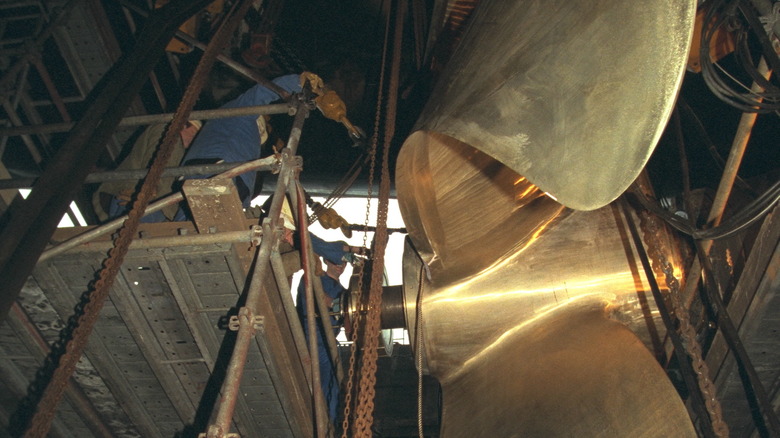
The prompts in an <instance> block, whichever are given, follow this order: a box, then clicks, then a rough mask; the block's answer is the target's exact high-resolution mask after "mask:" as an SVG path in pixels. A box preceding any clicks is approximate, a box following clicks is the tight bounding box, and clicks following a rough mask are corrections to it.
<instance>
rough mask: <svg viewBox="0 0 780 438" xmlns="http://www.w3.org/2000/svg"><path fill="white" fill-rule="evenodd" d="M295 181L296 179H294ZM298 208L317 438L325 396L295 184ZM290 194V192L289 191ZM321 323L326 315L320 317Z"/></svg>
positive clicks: (302, 208)
mask: <svg viewBox="0 0 780 438" xmlns="http://www.w3.org/2000/svg"><path fill="white" fill-rule="evenodd" d="M296 179H297V178H296ZM295 188H296V190H297V192H296V194H297V198H298V199H297V202H296V204H297V207H298V219H299V220H298V231H299V233H300V236H301V247H303V250H302V251H301V264H302V265H303V283H304V291H305V293H306V328H307V331H308V332H309V339H308V341H309V357H310V358H311V386H312V388H311V391H312V394H313V395H314V412H315V418H316V424H317V436H318V437H325V436H327V431H328V427H327V423H326V422H325V418H323V412H322V411H321V410H320V409H317V407H319V406H322V405H323V404H324V403H325V394H324V393H323V392H322V376H321V375H320V357H319V352H318V351H317V338H318V336H317V320H316V318H317V316H316V314H315V312H314V305H315V304H314V289H313V288H312V274H313V272H312V271H313V269H312V268H313V265H312V260H311V257H310V255H311V254H310V252H309V245H310V244H311V242H310V241H309V240H310V239H309V229H308V227H307V226H306V220H305V218H306V201H305V200H304V196H303V190H302V189H301V186H300V184H296V187H295ZM291 192H292V191H291ZM321 316H322V318H321V319H322V320H323V322H324V321H325V319H326V318H327V317H328V314H327V313H326V314H324V315H321Z"/></svg>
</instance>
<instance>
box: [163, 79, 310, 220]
mask: <svg viewBox="0 0 780 438" xmlns="http://www.w3.org/2000/svg"><path fill="white" fill-rule="evenodd" d="M273 83H274V84H276V85H278V86H280V87H281V88H282V89H284V90H286V91H288V92H290V93H298V92H300V91H301V84H300V76H299V75H297V74H292V75H286V76H280V77H278V78H276V79H274V80H273ZM280 98H281V96H279V95H278V94H277V93H276V92H275V91H272V90H270V89H269V88H267V87H265V86H263V85H261V84H257V85H255V86H253V87H252V88H250V89H249V90H247V91H245V92H244V93H243V94H241V95H240V96H238V97H237V98H235V99H233V100H231V101H230V102H228V103H226V104H225V105H222V106H221V107H220V108H223V109H224V108H243V107H248V106H258V105H268V104H270V103H272V102H274V101H276V100H278V99H280ZM267 139H268V133H267V131H266V124H265V117H264V116H254V115H249V116H236V117H228V118H223V119H213V120H209V121H208V122H206V123H205V124H204V125H203V128H202V129H201V130H200V132H199V133H198V136H197V137H196V138H195V141H194V142H193V143H192V145H191V146H190V148H189V149H188V150H187V153H186V154H185V155H184V158H183V159H182V165H185V166H187V165H198V164H214V163H222V162H225V163H233V162H245V161H252V160H256V159H258V158H260V150H261V146H262V144H263V143H264V142H265V141H266V140H267ZM256 176H257V174H256V172H247V173H244V174H242V175H240V176H238V177H236V178H235V179H234V181H235V184H236V188H237V190H238V195H239V198H240V199H241V202H242V204H243V206H244V207H245V208H246V207H249V203H250V201H251V200H252V196H253V195H254V193H253V191H254V187H255V179H256ZM183 218H184V217H183V215H179V216H178V217H177V219H178V220H183Z"/></svg>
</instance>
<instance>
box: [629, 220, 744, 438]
mask: <svg viewBox="0 0 780 438" xmlns="http://www.w3.org/2000/svg"><path fill="white" fill-rule="evenodd" d="M640 218H641V221H640V227H641V228H642V230H643V232H644V235H645V242H647V247H648V248H647V254H648V255H649V256H650V259H651V260H652V264H653V269H654V270H661V271H662V272H663V273H664V275H665V276H666V286H667V287H668V288H669V296H670V299H671V304H672V311H673V312H674V314H675V315H677V320H678V321H679V323H680V325H679V328H678V331H679V333H680V337H681V338H682V340H683V345H684V347H685V352H686V353H687V354H688V356H689V357H690V358H691V362H692V363H691V365H692V366H693V369H694V371H695V373H696V379H697V382H698V384H699V390H700V391H701V394H702V397H703V398H704V404H705V406H706V408H707V413H709V415H710V421H711V422H712V429H713V430H714V431H715V434H716V435H717V436H718V437H728V436H729V428H728V425H727V424H726V422H725V421H724V420H723V414H722V411H721V406H720V402H719V401H718V399H717V398H716V396H715V392H716V390H715V385H714V384H713V383H712V380H710V377H709V375H710V373H709V368H708V367H707V363H706V362H705V361H704V358H703V354H702V348H701V344H699V341H698V340H697V339H696V330H695V328H694V327H693V325H692V324H691V320H690V317H689V315H688V311H687V310H686V308H685V306H684V305H683V303H682V299H681V293H680V281H679V280H678V279H677V277H675V276H674V267H673V266H672V264H671V263H669V261H668V259H667V258H666V255H665V254H664V251H663V249H662V248H661V245H660V244H659V243H658V242H659V241H660V238H659V235H660V233H661V230H662V222H661V221H660V219H659V218H658V217H657V216H656V215H653V214H650V213H649V212H647V211H642V212H641V214H640Z"/></svg>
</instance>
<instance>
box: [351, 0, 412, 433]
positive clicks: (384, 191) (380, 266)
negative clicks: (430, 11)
mask: <svg viewBox="0 0 780 438" xmlns="http://www.w3.org/2000/svg"><path fill="white" fill-rule="evenodd" d="M396 6H397V14H396V22H395V36H394V39H393V61H392V63H391V73H390V84H389V87H388V96H387V106H386V107H387V117H386V121H385V134H384V144H383V145H384V149H383V151H382V177H381V179H380V182H379V205H378V207H377V220H376V232H375V234H374V242H375V243H374V246H375V247H376V248H373V253H374V262H373V265H372V269H371V288H370V292H369V307H368V309H367V310H368V314H367V315H366V330H365V332H364V344H363V345H364V346H365V353H364V355H363V361H362V365H361V367H360V393H359V397H358V406H357V409H356V418H355V425H354V426H355V432H356V433H355V436H356V437H365V438H368V437H370V436H371V426H372V424H373V422H374V416H373V413H374V396H375V394H376V370H377V358H378V355H379V352H378V347H379V326H380V317H381V307H382V285H383V284H382V283H383V278H384V275H383V274H384V258H385V248H386V246H387V210H388V204H389V197H390V168H389V163H388V162H389V160H390V146H391V144H392V140H393V136H394V134H395V119H396V100H397V96H398V83H399V79H398V77H399V70H400V67H399V66H400V62H401V39H402V36H403V23H404V13H405V10H406V2H405V1H401V2H398V3H397V4H396ZM388 15H389V13H388Z"/></svg>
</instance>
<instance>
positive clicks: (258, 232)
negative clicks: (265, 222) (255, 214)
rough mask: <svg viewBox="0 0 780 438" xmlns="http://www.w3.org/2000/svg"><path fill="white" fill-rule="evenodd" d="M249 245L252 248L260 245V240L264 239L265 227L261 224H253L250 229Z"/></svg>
mask: <svg viewBox="0 0 780 438" xmlns="http://www.w3.org/2000/svg"><path fill="white" fill-rule="evenodd" d="M249 232H250V235H249V246H250V248H256V247H259V246H260V242H261V241H262V240H263V227H262V226H260V225H252V227H251V228H250V229H249Z"/></svg>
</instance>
